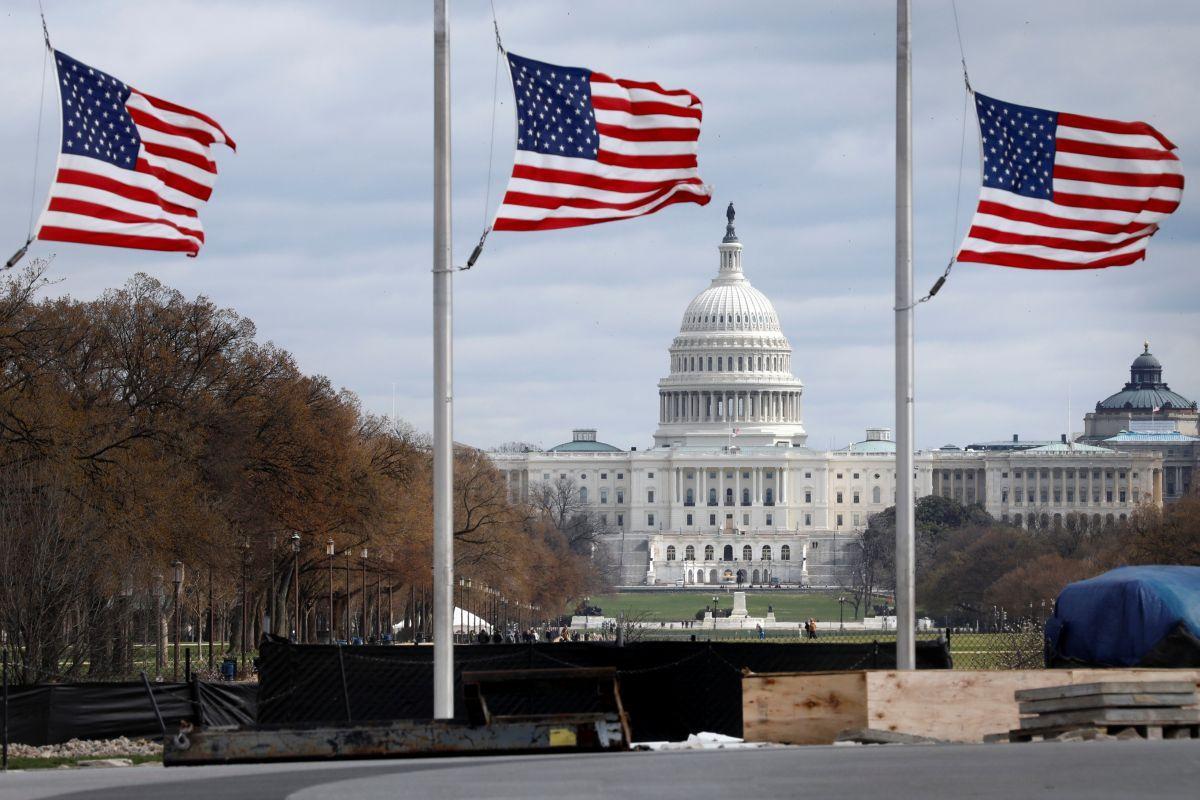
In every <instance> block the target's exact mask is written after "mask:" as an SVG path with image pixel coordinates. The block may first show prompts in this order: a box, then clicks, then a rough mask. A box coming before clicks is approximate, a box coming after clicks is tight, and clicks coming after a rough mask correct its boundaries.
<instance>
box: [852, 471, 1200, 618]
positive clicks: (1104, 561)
mask: <svg viewBox="0 0 1200 800" xmlns="http://www.w3.org/2000/svg"><path fill="white" fill-rule="evenodd" d="M895 542H896V509H895V507H894V506H893V507H891V508H888V509H887V510H885V511H882V512H880V513H879V514H875V515H873V516H872V517H871V518H870V520H869V521H868V524H867V527H866V529H865V530H864V531H862V532H861V533H859V534H857V537H856V541H855V543H854V545H853V546H852V547H851V550H850V553H851V557H850V569H849V571H848V573H847V585H846V586H845V587H844V588H846V589H847V591H848V596H849V597H850V598H851V600H852V602H853V603H854V605H855V608H856V610H857V608H858V606H859V605H869V604H870V598H871V597H872V596H873V595H874V594H875V593H877V592H878V591H879V590H880V589H881V588H882V589H888V588H890V587H892V586H894V580H895V574H896V572H895ZM914 544H915V556H916V559H915V568H916V600H917V609H918V613H919V614H921V615H928V616H931V617H934V618H935V619H936V620H938V621H943V620H946V621H949V622H951V623H952V624H973V623H978V622H980V621H984V622H987V621H988V618H989V617H990V616H991V613H992V609H993V608H995V609H1003V610H1005V611H1006V612H1007V613H1008V614H1009V615H1010V616H1011V617H1024V616H1032V617H1034V618H1036V617H1038V616H1040V615H1041V614H1043V612H1044V613H1049V611H1050V610H1052V605H1053V601H1054V598H1055V597H1057V596H1058V593H1059V592H1060V591H1062V589H1063V588H1064V587H1065V586H1066V585H1067V584H1068V583H1072V582H1074V581H1079V580H1084V579H1087V578H1091V577H1094V576H1096V575H1099V574H1100V573H1102V572H1106V571H1107V570H1110V569H1113V568H1115V567H1119V566H1126V565H1133V564H1184V565H1193V566H1196V565H1200V494H1198V493H1197V492H1196V491H1193V492H1192V493H1191V494H1190V495H1188V496H1186V497H1184V498H1182V499H1180V500H1177V501H1176V502H1174V503H1172V504H1170V505H1167V506H1165V507H1164V508H1161V509H1160V508H1157V507H1155V506H1153V505H1148V504H1147V505H1143V506H1141V507H1139V508H1138V509H1136V510H1135V511H1134V512H1133V514H1132V515H1130V517H1129V519H1128V520H1125V521H1116V522H1111V523H1109V524H1105V525H1102V526H1099V527H1097V526H1092V527H1088V528H1084V527H1080V526H1076V525H1073V524H1057V525H1050V526H1048V527H1046V528H1045V529H1039V530H1029V529H1026V528H1019V527H1014V526H1012V525H1009V524H1006V523H1004V522H1002V521H999V520H996V519H995V518H993V517H992V516H991V515H990V514H988V513H987V511H985V510H984V509H983V508H982V507H981V506H978V505H972V506H964V505H962V504H961V503H958V502H957V501H955V500H952V499H949V498H944V497H938V496H936V495H930V496H928V497H922V498H920V499H919V500H918V501H917V504H916V531H915V542H914Z"/></svg>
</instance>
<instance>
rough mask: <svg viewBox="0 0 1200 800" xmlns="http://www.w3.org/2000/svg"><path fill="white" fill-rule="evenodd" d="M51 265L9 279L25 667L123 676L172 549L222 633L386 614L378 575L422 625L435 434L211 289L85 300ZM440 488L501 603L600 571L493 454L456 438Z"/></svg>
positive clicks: (196, 616)
mask: <svg viewBox="0 0 1200 800" xmlns="http://www.w3.org/2000/svg"><path fill="white" fill-rule="evenodd" d="M48 268H49V263H48V262H47V261H44V260H43V261H35V262H32V263H31V264H30V265H28V266H27V267H25V268H23V269H19V270H8V271H7V272H6V273H5V274H4V276H3V283H2V285H0V632H2V633H3V635H4V646H5V647H6V648H7V649H8V651H9V654H10V661H11V663H13V664H15V665H16V669H17V679H18V680H20V681H36V680H49V679H58V678H79V677H85V676H92V677H95V676H104V675H110V674H116V673H119V672H121V671H122V669H125V668H127V666H128V664H129V661H130V652H131V650H132V647H133V643H134V642H135V641H144V640H145V639H146V637H147V636H151V637H152V641H153V642H154V643H155V644H156V645H158V646H159V649H160V650H161V646H162V644H163V643H164V641H165V639H166V637H167V635H168V631H169V630H170V625H169V624H168V622H167V620H168V619H169V618H170V616H171V615H172V614H173V613H174V609H173V606H172V604H173V595H174V586H173V576H174V565H175V564H176V563H180V564H182V565H183V568H184V582H183V584H182V587H181V598H180V605H181V610H182V611H183V613H184V614H186V615H187V619H188V620H189V628H191V629H194V628H196V627H199V628H201V629H203V630H202V631H201V636H203V638H204V639H207V640H211V639H212V638H217V639H218V641H221V640H225V641H227V642H228V643H229V646H230V647H231V648H232V649H234V650H237V649H239V648H240V647H241V646H242V644H243V643H253V642H254V641H256V640H257V637H258V636H259V635H261V634H262V633H264V632H270V633H274V634H277V635H293V636H297V637H299V638H302V639H305V640H310V641H315V640H317V639H318V638H321V637H322V636H324V637H328V636H329V635H330V623H331V622H332V623H333V628H332V633H333V634H334V635H335V636H348V635H352V634H354V633H355V632H357V633H358V634H360V635H363V636H364V638H365V635H366V633H367V631H368V630H371V631H373V632H374V633H376V634H379V633H382V631H381V630H379V629H378V628H372V627H371V624H370V623H371V621H373V620H374V619H379V618H380V609H379V607H378V605H379V604H380V603H382V602H383V597H384V593H383V592H382V591H381V589H380V586H381V585H383V584H386V586H387V589H388V591H387V598H388V600H387V602H388V609H387V614H386V615H385V616H386V618H387V619H389V620H391V619H394V618H395V617H399V618H400V619H403V620H406V621H407V622H409V623H410V625H412V624H415V621H416V620H418V618H419V617H418V615H417V614H416V613H415V612H414V610H413V609H412V608H411V607H410V606H411V605H412V604H413V603H414V602H417V599H418V598H421V597H427V596H428V590H429V586H430V582H431V573H432V565H431V556H432V551H431V548H432V520H431V514H432V497H431V495H432V480H431V466H432V464H431V453H430V448H429V442H428V440H427V438H426V436H425V435H423V434H421V433H419V432H417V431H415V430H414V429H413V428H412V427H411V426H409V425H407V424H405V423H402V422H399V421H396V420H390V419H386V418H383V417H380V416H376V415H373V414H370V413H367V412H366V411H364V410H363V408H362V407H361V405H360V403H359V401H358V399H357V398H356V397H355V395H354V394H353V393H351V392H349V391H346V390H339V389H337V388H335V387H334V386H333V385H331V383H330V382H329V380H328V379H327V378H324V377H322V376H319V375H307V374H304V373H303V372H302V371H301V370H300V369H299V368H298V367H297V365H296V362H295V359H294V358H293V357H292V355H291V354H290V353H288V352H287V351H286V350H285V349H283V348H281V347H279V346H277V345H275V344H272V343H270V342H266V343H263V342H260V341H258V339H257V337H256V330H255V327H254V324H253V323H252V322H251V321H250V320H249V319H246V318H244V317H242V316H240V315H239V314H237V313H236V312H235V311H233V310H231V309H226V308H219V307H217V306H216V305H215V304H214V303H213V302H212V301H210V300H209V299H208V298H206V297H203V296H200V297H196V298H194V299H188V298H186V297H184V296H183V295H182V294H180V293H179V292H177V291H175V290H173V289H171V288H169V287H167V286H164V285H163V284H162V283H160V282H159V281H157V280H155V279H153V278H151V277H149V276H147V275H144V274H139V275H136V276H135V277H133V278H132V279H131V280H130V281H128V283H126V284H125V285H124V286H123V287H121V288H118V289H112V290H109V291H106V292H105V293H104V294H102V295H101V296H100V297H99V298H97V299H95V300H88V301H83V300H77V299H73V298H71V297H68V296H59V297H49V298H42V297H41V294H42V290H43V289H44V288H45V287H46V286H47V284H48V283H49V281H48V279H47V271H48ZM454 494H455V497H454V507H455V520H454V527H455V531H454V536H455V561H456V568H457V570H458V572H459V574H461V575H469V576H472V578H473V580H474V581H475V585H476V586H480V585H486V586H487V587H488V591H489V593H491V594H493V595H494V596H495V597H496V598H498V599H497V603H499V602H500V600H499V598H501V597H502V598H503V602H504V603H505V604H508V603H511V604H512V606H513V607H514V608H515V607H518V606H520V607H521V608H525V609H528V608H529V607H530V606H540V607H542V608H545V609H557V608H560V607H563V606H564V605H566V604H568V603H571V602H573V601H574V600H577V599H578V598H580V597H583V596H584V595H586V594H587V593H588V592H590V591H592V590H593V589H594V587H595V581H596V575H595V570H594V569H593V567H592V562H591V559H590V549H591V548H590V542H589V541H588V538H587V537H586V536H581V534H580V531H578V530H576V529H575V528H574V527H573V526H572V522H571V520H569V519H568V520H563V519H561V518H559V517H557V516H555V515H553V514H551V513H550V512H549V509H548V508H545V507H538V506H537V505H535V504H525V503H518V502H514V501H512V500H511V499H510V497H509V494H508V490H507V486H506V484H505V481H504V480H503V477H502V476H501V475H500V474H499V473H498V472H497V471H496V470H495V469H494V468H493V466H492V464H491V462H490V460H489V459H488V458H487V456H486V455H485V454H484V453H481V452H479V451H477V450H474V449H472V448H469V447H463V446H459V447H457V448H456V454H455V486H454ZM564 523H565V524H564ZM293 542H295V547H296V548H297V550H298V552H295V553H294V552H293ZM330 543H332V548H333V550H334V552H335V554H336V555H335V556H334V558H333V559H330V557H329V556H328V555H327V548H328V547H330V546H331V545H330ZM296 566H298V570H296V569H295V567H296ZM331 567H332V568H333V570H334V573H335V575H334V581H333V583H334V587H333V591H334V595H335V597H334V600H335V611H334V614H333V619H332V620H330V619H329V617H330V614H329V612H328V595H329V583H330V568H331ZM360 569H362V570H364V571H369V573H370V581H369V582H368V583H369V586H368V587H367V589H366V591H364V590H363V587H362V585H361V584H362V583H363V582H367V581H366V578H363V580H362V581H360V580H359V579H358V570H360ZM352 570H353V572H352ZM297 571H298V574H299V582H298V585H297V584H294V580H295V579H294V575H295V574H296V572H297ZM351 578H353V580H351ZM347 587H348V589H347ZM372 595H373V596H372ZM397 596H398V597H399V598H400V603H399V606H397V604H396V601H395V597H397ZM243 597H244V601H243ZM297 599H298V600H299V605H300V614H299V618H297V617H296V614H295V611H294V607H295V602H296V600H297ZM350 608H352V609H353V614H347V610H348V609H350ZM393 615H394V616H393ZM347 618H349V627H350V630H346V622H345V620H346V619H347ZM513 618H516V615H515V614H514V615H513ZM243 619H244V620H245V621H246V622H245V625H244V626H243V622H242V621H243ZM420 619H421V620H422V625H423V626H425V627H426V628H427V615H424V616H422V617H420ZM210 620H212V622H211V623H210ZM218 620H219V623H218ZM147 632H149V633H147ZM419 633H420V632H419V631H417V630H414V629H413V628H411V627H410V629H409V635H410V636H411V635H419Z"/></svg>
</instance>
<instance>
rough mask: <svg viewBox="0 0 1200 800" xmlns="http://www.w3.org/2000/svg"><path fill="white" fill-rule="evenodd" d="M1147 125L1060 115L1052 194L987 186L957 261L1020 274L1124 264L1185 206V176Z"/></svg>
mask: <svg viewBox="0 0 1200 800" xmlns="http://www.w3.org/2000/svg"><path fill="white" fill-rule="evenodd" d="M1174 149H1175V145H1173V144H1172V143H1171V142H1170V141H1169V140H1168V139H1167V138H1166V137H1165V136H1163V135H1162V134H1161V133H1159V132H1158V131H1157V130H1155V129H1154V128H1153V127H1151V126H1150V125H1148V124H1146V123H1144V122H1119V121H1116V120H1107V119H1099V118H1096V117H1085V116H1080V115H1078V114H1065V113H1060V114H1059V115H1058V128H1057V130H1056V132H1055V153H1054V173H1053V180H1054V186H1053V190H1054V192H1053V197H1052V199H1050V200H1042V199H1038V198H1030V197H1024V196H1022V195H1018V194H1016V193H1014V192H1009V191H1005V190H1003V189H995V188H988V187H984V188H983V189H982V190H981V191H980V196H979V206H978V208H977V209H976V211H975V217H974V219H972V220H971V229H970V230H969V231H968V232H967V237H966V239H965V240H964V241H963V244H962V249H961V250H960V251H959V253H958V256H957V260H958V261H973V262H977V263H981V264H996V265H999V266H1005V267H1020V268H1023V269H1094V268H1099V267H1117V266H1126V265H1129V264H1132V263H1134V262H1135V261H1139V260H1141V259H1143V258H1145V257H1146V246H1147V244H1148V243H1149V241H1150V237H1151V236H1152V235H1154V233H1155V232H1156V231H1157V230H1158V223H1159V222H1160V221H1161V220H1162V219H1164V218H1165V217H1166V216H1168V215H1169V214H1171V212H1173V211H1174V210H1175V209H1176V208H1178V207H1179V203H1180V200H1181V199H1182V197H1183V169H1182V166H1181V165H1180V162H1179V158H1178V157H1177V156H1176V155H1175V153H1174V152H1172V151H1173V150H1174Z"/></svg>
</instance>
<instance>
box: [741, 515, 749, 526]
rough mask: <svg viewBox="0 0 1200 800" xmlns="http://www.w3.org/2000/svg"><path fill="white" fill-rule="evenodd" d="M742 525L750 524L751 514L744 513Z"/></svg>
mask: <svg viewBox="0 0 1200 800" xmlns="http://www.w3.org/2000/svg"><path fill="white" fill-rule="evenodd" d="M742 525H743V526H749V525H750V515H749V514H742Z"/></svg>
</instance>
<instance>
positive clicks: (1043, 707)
mask: <svg viewBox="0 0 1200 800" xmlns="http://www.w3.org/2000/svg"><path fill="white" fill-rule="evenodd" d="M1018 694H1020V693H1019V692H1018ZM1195 704H1196V693H1195V692H1188V693H1186V694H1185V693H1183V692H1177V693H1174V694H1161V693H1159V694H1148V693H1138V694H1083V695H1078V696H1074V697H1058V698H1053V699H1050V700H1033V701H1030V702H1027V703H1018V704H1017V708H1018V709H1019V710H1020V712H1021V713H1022V714H1045V713H1048V712H1053V711H1076V710H1078V709H1083V708H1142V707H1146V706H1151V707H1158V708H1162V707H1166V708H1182V707H1184V706H1193V705H1195Z"/></svg>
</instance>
